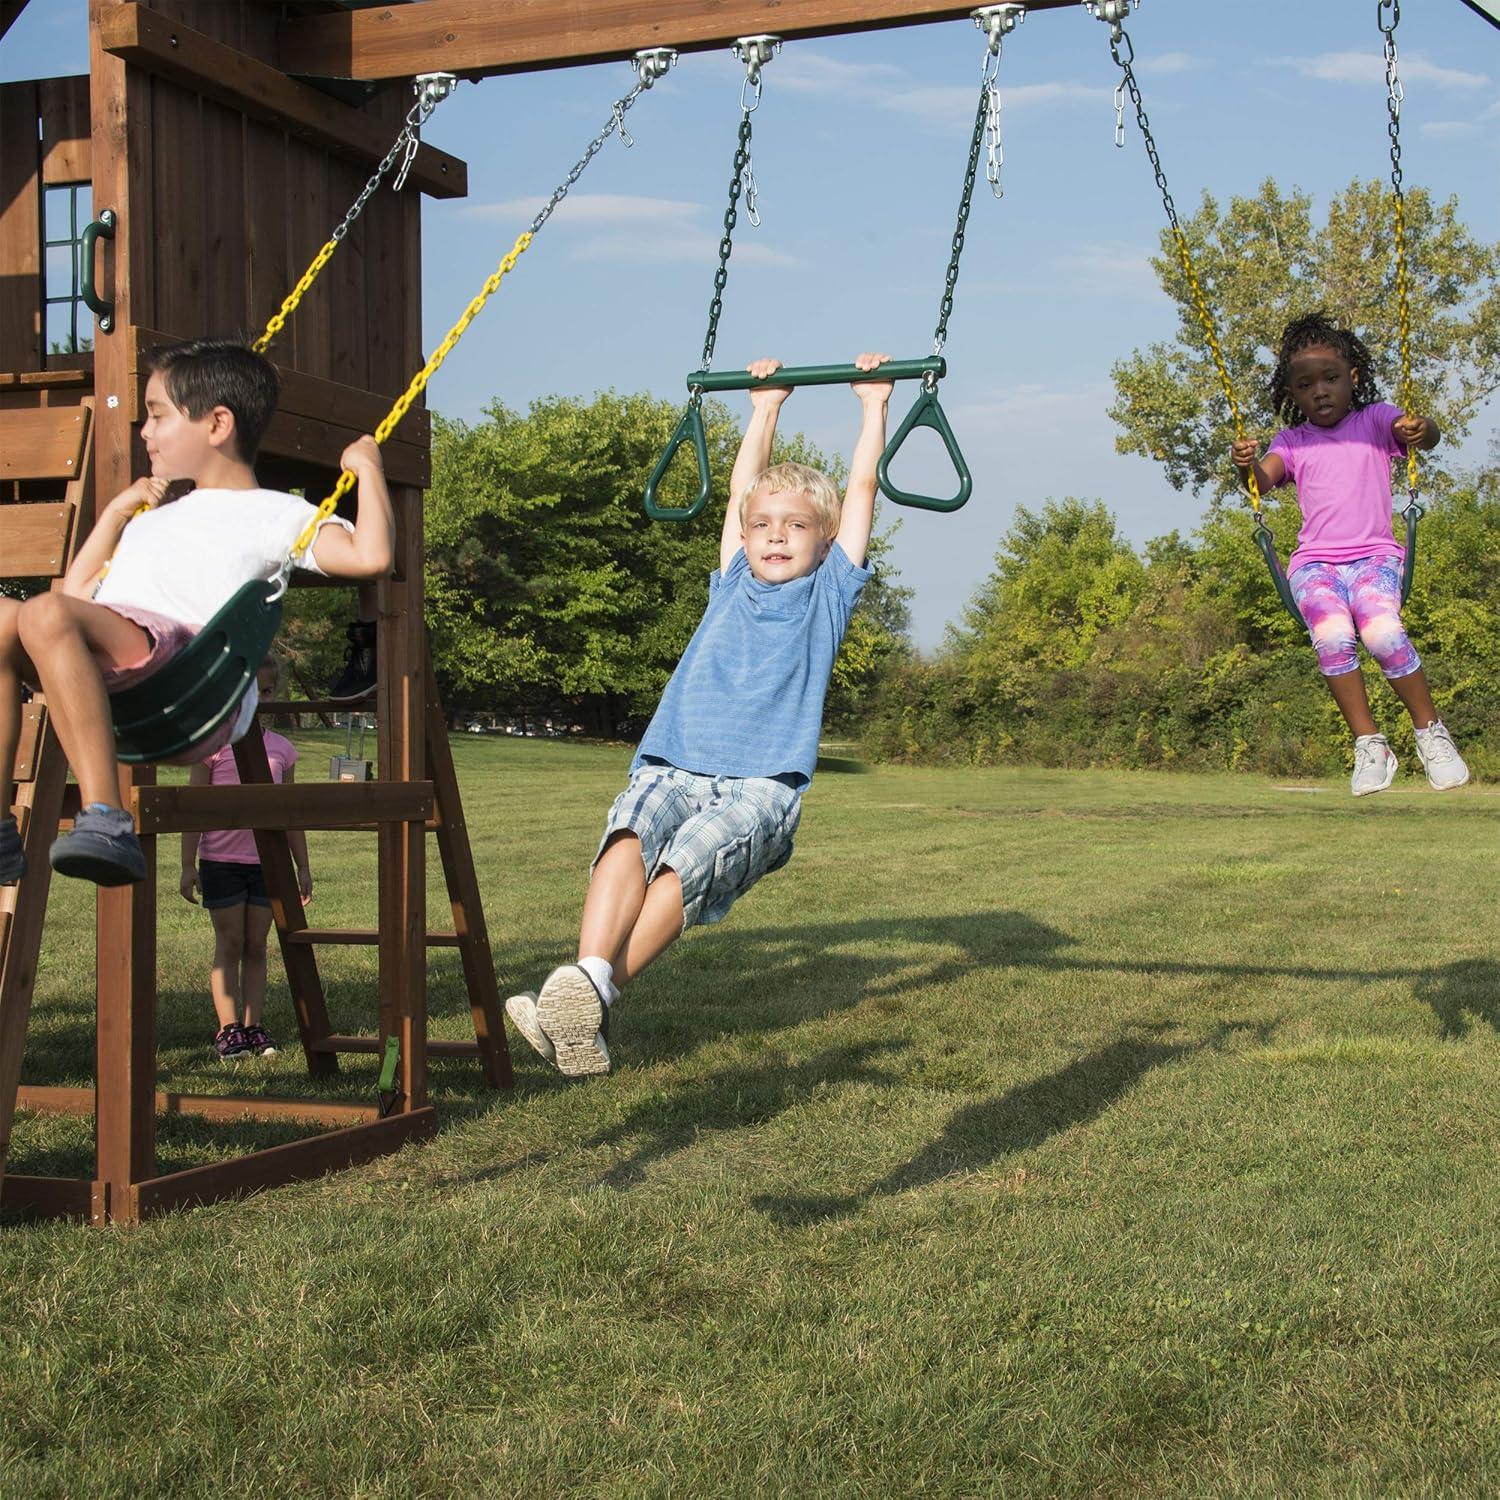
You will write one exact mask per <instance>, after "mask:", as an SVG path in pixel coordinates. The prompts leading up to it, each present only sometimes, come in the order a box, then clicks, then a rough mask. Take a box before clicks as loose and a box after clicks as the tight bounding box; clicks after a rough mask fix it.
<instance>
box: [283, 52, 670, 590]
mask: <svg viewBox="0 0 1500 1500" xmlns="http://www.w3.org/2000/svg"><path fill="white" fill-rule="evenodd" d="M673 56H674V57H675V54H673ZM667 66H670V64H668V65H667ZM637 67H638V73H639V78H638V81H637V82H636V84H635V86H634V87H633V88H632V89H631V90H630V92H629V93H627V94H625V95H624V96H623V97H622V98H620V99H617V100H616V101H615V103H614V105H613V106H612V108H611V110H610V116H609V120H608V122H607V123H606V124H605V126H604V128H603V129H602V130H601V131H600V132H599V134H598V135H596V136H595V137H594V139H593V140H592V141H591V142H590V143H589V147H588V149H587V150H586V151H585V152H584V153H583V155H582V156H581V157H580V158H579V159H578V161H577V162H576V163H575V164H574V166H573V168H572V170H571V171H570V172H569V173H568V175H567V176H566V177H565V178H564V179H563V181H562V182H561V183H559V184H558V187H557V189H556V191H555V192H554V193H553V194H552V196H551V197H550V198H549V199H548V200H547V203H546V206H545V207H544V208H543V209H542V211H541V212H540V213H539V214H537V216H536V218H534V219H533V220H532V221H531V227H530V228H529V229H523V230H522V231H521V233H520V234H519V235H517V237H516V242H515V244H514V245H512V246H511V247H510V250H509V251H508V252H507V253H506V255H505V257H504V258H503V259H502V260H501V262H500V264H499V265H498V266H496V267H495V269H494V271H492V272H491V273H490V275H489V276H488V277H487V278H486V279H485V283H484V285H483V286H482V287H481V288H480V290H479V293H478V295H477V296H475V297H474V298H473V300H472V301H471V302H470V303H469V305H468V306H467V307H466V308H465V309H464V310H463V314H462V316H460V318H459V320H458V321H457V322H456V323H455V324H454V325H453V327H452V328H450V329H449V330H448V332H447V334H446V336H445V337H444V339H443V341H442V343H441V344H439V345H438V347H437V348H436V349H435V350H434V351H433V353H432V356H431V357H430V358H429V359H428V361H427V363H426V364H425V365H423V366H422V368H421V369H420V370H418V371H417V373H416V374H415V375H413V376H412V378H411V384H410V385H408V386H407V388H406V389H405V391H403V392H402V393H401V395H400V396H398V397H397V398H396V402H395V404H394V405H393V406H392V407H391V409H390V411H389V412H387V413H386V415H385V417H384V418H383V419H382V420H381V423H380V425H379V426H378V427H377V428H376V429H375V441H376V442H377V443H384V442H385V441H386V439H387V438H389V437H390V435H391V434H392V433H393V432H394V431H395V430H396V428H397V427H398V426H399V425H400V423H401V419H402V418H403V417H404V416H405V415H406V413H407V412H408V411H409V410H410V409H411V406H412V403H413V402H414V401H415V400H416V399H417V398H418V397H419V396H420V395H421V394H422V392H423V391H425V390H426V389H427V383H428V381H430V380H431V379H432V377H433V376H434V375H436V374H437V372H438V370H439V369H441V368H442V364H443V361H444V360H445V359H447V358H448V355H449V354H450V353H451V352H452V351H453V348H454V346H455V345H456V344H457V343H458V341H459V340H460V339H461V338H462V337H463V336H464V330H465V329H467V328H468V326H469V324H470V323H472V322H473V321H474V319H475V318H477V317H478V316H479V314H480V313H481V312H482V311H483V309H484V305H485V303H486V302H488V301H489V299H490V298H491V297H493V296H494V295H495V293H496V292H497V291H499V290H500V283H501V282H502V281H503V280H504V279H505V277H506V276H507V275H508V274H509V273H510V272H511V271H513V270H514V269H515V266H516V262H517V261H518V260H519V259H520V258H521V256H522V255H524V254H525V253H526V251H527V250H528V249H530V247H531V242H532V240H533V239H534V238H535V236H536V234H537V232H538V231H539V230H540V229H541V227H542V225H543V224H545V223H546V222H547V220H548V219H549V218H550V217H551V215H552V211H553V209H555V208H556V207H557V205H558V204H559V203H561V202H562V200H563V199H564V198H565V197H567V194H568V189H569V188H571V187H572V186H573V184H574V183H575V182H577V181H578V179H579V177H580V176H582V175H583V170H584V168H585V167H587V166H588V164H589V163H590V162H591V161H592V160H593V159H594V157H595V156H597V155H598V154H599V149H600V147H602V146H603V145H604V143H605V141H607V140H608V139H609V138H610V136H612V135H613V134H614V133H615V131H616V130H618V129H619V128H620V125H621V122H622V121H623V120H624V118H625V111H626V110H628V109H629V108H630V106H631V105H632V104H634V103H635V101H636V100H637V99H639V98H640V96H641V95H642V94H643V93H644V92H645V91H646V90H647V89H649V88H650V87H651V85H652V84H653V83H654V82H655V81H656V80H657V78H659V77H661V76H662V74H663V73H664V72H665V71H666V68H665V67H662V68H660V69H659V70H658V69H656V68H654V67H649V66H648V65H647V64H646V63H644V62H641V61H639V60H638V62H637ZM354 485H355V476H354V472H353V471H352V470H350V469H345V470H344V471H343V472H342V473H341V474H340V475H339V477H338V482H337V484H335V485H334V487H333V489H332V490H331V491H330V492H329V494H328V496H327V497H326V498H325V499H324V500H323V502H322V503H321V504H320V505H319V506H318V513H317V515H315V516H314V517H313V518H312V520H310V521H309V522H308V523H307V525H306V526H305V527H303V529H302V534H301V535H300V536H299V537H298V538H297V540H296V541H295V542H294V543H293V544H292V550H291V552H290V553H289V554H288V556H287V568H288V569H289V568H290V566H291V563H292V560H293V559H294V558H295V557H297V556H298V555H299V554H301V553H303V552H305V551H306V550H307V548H308V547H310V546H311V545H312V542H313V538H314V537H315V536H317V534H318V527H319V526H320V525H321V524H322V523H323V522H324V521H325V520H327V518H328V517H329V516H331V515H332V514H333V513H334V511H335V510H336V509H337V508H338V503H339V501H340V500H342V499H343V498H344V496H345V495H347V494H348V493H349V491H350V490H352V489H353V488H354Z"/></svg>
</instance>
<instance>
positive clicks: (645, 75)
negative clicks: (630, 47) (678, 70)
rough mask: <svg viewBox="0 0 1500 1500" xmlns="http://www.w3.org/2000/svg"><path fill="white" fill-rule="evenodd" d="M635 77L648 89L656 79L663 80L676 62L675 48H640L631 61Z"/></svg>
mask: <svg viewBox="0 0 1500 1500" xmlns="http://www.w3.org/2000/svg"><path fill="white" fill-rule="evenodd" d="M631 61H632V62H633V63H634V64H635V71H636V76H637V77H638V78H639V79H640V80H641V82H642V83H643V84H644V85H645V86H646V87H647V88H648V89H649V88H650V87H651V85H652V84H653V83H655V82H656V80H657V79H658V78H665V77H666V76H667V74H668V72H670V71H671V67H672V64H673V63H675V62H676V61H677V49H676V48H675V47H642V48H641V50H640V51H639V52H637V53H636V54H635V56H634V57H633V58H632V59H631Z"/></svg>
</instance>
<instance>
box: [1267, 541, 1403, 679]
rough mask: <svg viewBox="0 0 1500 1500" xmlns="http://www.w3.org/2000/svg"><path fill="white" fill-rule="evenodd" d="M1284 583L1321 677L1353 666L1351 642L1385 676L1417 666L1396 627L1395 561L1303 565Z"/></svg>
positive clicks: (1398, 582)
mask: <svg viewBox="0 0 1500 1500" xmlns="http://www.w3.org/2000/svg"><path fill="white" fill-rule="evenodd" d="M1287 581H1288V582H1289V583H1290V584H1291V586H1292V595H1293V597H1294V598H1295V599H1296V601H1297V608H1298V609H1300V610H1301V611H1302V618H1303V619H1304V620H1305V621H1306V622H1307V633H1308V634H1309V635H1310V636H1311V637H1312V643H1313V650H1314V651H1316V652H1317V653H1318V670H1319V671H1320V672H1321V673H1322V674H1323V675H1324V676H1325V677H1341V676H1343V674H1344V673H1345V672H1352V671H1354V670H1355V669H1356V668H1357V667H1358V666H1359V658H1358V656H1356V654H1355V650H1354V647H1355V642H1356V639H1358V640H1361V641H1363V642H1364V643H1365V650H1366V651H1368V652H1369V653H1370V655H1371V656H1373V657H1374V658H1375V661H1376V664H1377V665H1378V666H1379V667H1380V670H1381V671H1382V672H1383V673H1384V674H1385V676H1387V677H1405V676H1406V675H1407V673H1409V672H1415V671H1416V670H1417V668H1418V667H1420V666H1421V665H1422V662H1421V660H1420V658H1419V657H1418V656H1417V653H1416V650H1415V648H1414V647H1413V646H1412V643H1411V641H1410V640H1408V639H1407V635H1406V627H1405V626H1404V625H1403V624H1402V623H1401V559H1400V558H1399V557H1361V558H1357V559H1356V560H1355V561H1354V562H1346V563H1328V562H1309V563H1303V564H1302V566H1301V567H1300V568H1298V569H1297V571H1296V572H1295V573H1293V574H1292V576H1291V577H1290V579H1288V580H1287Z"/></svg>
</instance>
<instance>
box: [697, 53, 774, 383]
mask: <svg viewBox="0 0 1500 1500" xmlns="http://www.w3.org/2000/svg"><path fill="white" fill-rule="evenodd" d="M773 42H774V38H771V37H746V38H743V39H741V41H739V42H737V43H736V44H735V56H737V57H739V58H741V59H742V60H743V61H744V63H745V81H744V83H742V84H741V85H740V131H739V137H738V139H737V140H736V142H735V147H734V165H733V170H732V172H731V173H730V177H729V204H728V206H727V207H726V208H725V210H724V233H723V234H722V235H721V236H720V238H719V265H718V269H717V270H716V271H715V272H714V294H713V296H712V298H710V300H709V304H708V330H707V332H705V333H704V335H703V356H702V359H701V361H700V363H699V366H698V367H699V369H702V370H706V369H708V368H709V367H710V365H712V363H713V358H714V344H715V343H716V342H717V341H718V337H719V317H720V315H721V314H722V313H723V311H724V288H725V287H726V286H728V284H729V257H730V255H731V254H732V253H733V251H734V226H735V225H736V224H737V223H739V217H740V210H739V204H740V195H741V194H742V193H743V194H744V198H745V214H746V217H747V218H748V219H749V220H750V222H751V224H753V225H756V226H758V225H759V224H760V214H759V213H758V212H757V210H756V206H755V198H756V187H755V172H754V170H753V168H752V166H751V158H750V136H751V125H750V116H751V115H753V114H754V113H755V111H756V110H757V109H759V108H760V92H761V68H762V67H763V66H764V65H765V63H766V62H768V61H769V59H770V55H771V50H773V49H772V48H771V46H770V44H771V43H773ZM757 44H766V45H757ZM776 45H779V44H776ZM691 399H692V404H693V405H694V406H696V405H698V404H699V403H700V402H701V401H702V399H703V392H702V391H701V390H697V389H695V390H694V391H693V392H692V393H691Z"/></svg>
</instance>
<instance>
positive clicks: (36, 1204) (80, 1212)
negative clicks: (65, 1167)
mask: <svg viewBox="0 0 1500 1500" xmlns="http://www.w3.org/2000/svg"><path fill="white" fill-rule="evenodd" d="M93 1200H94V1184H93V1183H92V1182H90V1181H88V1179H87V1178H73V1177H28V1176H26V1175H25V1174H24V1173H13V1174H9V1175H7V1176H6V1178H5V1180H4V1181H3V1182H0V1208H3V1209H5V1210H6V1211H7V1212H9V1213H13V1214H19V1215H21V1217H22V1218H27V1219H87V1218H90V1217H92V1206H93Z"/></svg>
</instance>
